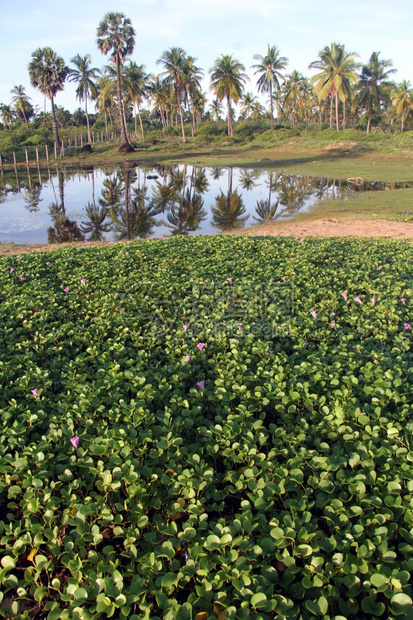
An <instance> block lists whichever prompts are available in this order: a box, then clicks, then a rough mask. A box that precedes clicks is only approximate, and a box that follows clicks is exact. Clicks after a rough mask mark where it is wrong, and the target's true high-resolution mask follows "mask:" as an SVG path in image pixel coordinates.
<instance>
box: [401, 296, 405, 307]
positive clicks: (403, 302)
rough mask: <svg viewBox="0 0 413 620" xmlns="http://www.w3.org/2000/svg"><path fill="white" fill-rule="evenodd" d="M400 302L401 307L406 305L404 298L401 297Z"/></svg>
mask: <svg viewBox="0 0 413 620" xmlns="http://www.w3.org/2000/svg"><path fill="white" fill-rule="evenodd" d="M400 301H401V302H402V304H403V306H405V305H406V300H405V298H404V297H402V298H401V300H400Z"/></svg>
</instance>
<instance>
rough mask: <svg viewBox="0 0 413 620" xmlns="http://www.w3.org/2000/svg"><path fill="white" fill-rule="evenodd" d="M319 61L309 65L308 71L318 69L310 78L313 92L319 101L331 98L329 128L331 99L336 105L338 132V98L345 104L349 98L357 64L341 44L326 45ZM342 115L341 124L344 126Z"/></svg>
mask: <svg viewBox="0 0 413 620" xmlns="http://www.w3.org/2000/svg"><path fill="white" fill-rule="evenodd" d="M318 56H319V59H320V60H315V61H314V62H312V63H311V64H310V65H309V68H310V69H319V70H320V72H319V73H317V74H316V75H314V76H313V77H312V78H311V83H312V84H313V85H314V91H315V92H316V94H318V97H319V99H320V101H321V100H322V99H326V98H327V97H328V96H329V95H330V96H331V107H330V127H331V126H332V110H333V99H335V103H336V128H337V130H339V128H340V127H339V115H338V102H339V98H340V99H341V100H342V101H343V103H345V101H346V99H348V98H349V97H351V94H352V90H353V88H354V86H355V84H356V83H357V81H358V76H357V73H356V69H357V68H358V64H357V62H356V60H355V59H356V58H358V54H356V53H355V52H351V53H349V52H347V51H346V49H345V47H344V45H342V44H341V43H332V44H331V46H330V47H329V46H328V45H326V47H325V48H324V49H322V50H321V52H319V54H318ZM344 118H345V115H343V124H345V120H344Z"/></svg>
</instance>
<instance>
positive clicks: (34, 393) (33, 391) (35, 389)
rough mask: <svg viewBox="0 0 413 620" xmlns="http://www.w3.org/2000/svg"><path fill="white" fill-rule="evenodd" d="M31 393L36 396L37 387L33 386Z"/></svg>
mask: <svg viewBox="0 0 413 620" xmlns="http://www.w3.org/2000/svg"><path fill="white" fill-rule="evenodd" d="M32 394H33V396H37V388H34V390H32Z"/></svg>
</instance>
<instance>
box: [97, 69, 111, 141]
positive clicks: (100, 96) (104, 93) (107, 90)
mask: <svg viewBox="0 0 413 620" xmlns="http://www.w3.org/2000/svg"><path fill="white" fill-rule="evenodd" d="M115 97H116V84H115V83H114V82H113V80H112V78H111V77H110V75H107V74H103V75H101V76H100V78H99V80H98V83H97V93H96V99H95V107H96V108H97V109H98V110H99V112H100V113H101V114H104V115H105V132H106V138H108V119H107V117H108V115H109V121H110V123H112V116H113V115H114V112H115V109H116V101H115Z"/></svg>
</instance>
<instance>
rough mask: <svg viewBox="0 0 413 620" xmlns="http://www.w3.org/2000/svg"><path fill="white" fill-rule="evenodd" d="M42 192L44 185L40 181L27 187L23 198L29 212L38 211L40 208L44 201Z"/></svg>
mask: <svg viewBox="0 0 413 620" xmlns="http://www.w3.org/2000/svg"><path fill="white" fill-rule="evenodd" d="M41 192H42V186H41V185H40V183H36V182H34V183H33V185H32V186H31V187H28V188H26V190H25V193H24V194H23V200H24V202H25V203H26V205H27V206H26V209H27V210H28V211H29V213H37V212H38V211H39V209H40V207H39V204H40V203H41V202H42V200H43V199H42V198H40V194H41Z"/></svg>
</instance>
